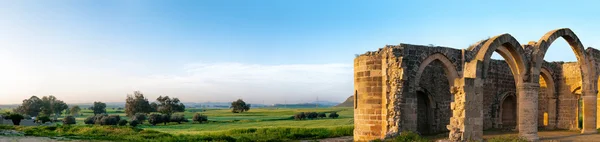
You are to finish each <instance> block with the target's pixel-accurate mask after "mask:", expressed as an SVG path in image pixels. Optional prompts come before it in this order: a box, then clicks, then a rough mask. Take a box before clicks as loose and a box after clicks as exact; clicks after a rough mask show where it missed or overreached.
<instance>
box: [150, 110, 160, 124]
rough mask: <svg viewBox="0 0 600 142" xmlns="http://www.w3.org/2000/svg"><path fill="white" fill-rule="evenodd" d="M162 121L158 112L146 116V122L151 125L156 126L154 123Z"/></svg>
mask: <svg viewBox="0 0 600 142" xmlns="http://www.w3.org/2000/svg"><path fill="white" fill-rule="evenodd" d="M161 122H162V116H161V115H160V114H156V113H154V114H150V116H148V123H150V124H152V126H156V124H158V123H161Z"/></svg>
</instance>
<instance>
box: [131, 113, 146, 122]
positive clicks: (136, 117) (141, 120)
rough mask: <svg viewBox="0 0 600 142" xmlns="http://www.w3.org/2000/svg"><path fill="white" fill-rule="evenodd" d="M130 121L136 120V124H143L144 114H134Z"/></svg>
mask: <svg viewBox="0 0 600 142" xmlns="http://www.w3.org/2000/svg"><path fill="white" fill-rule="evenodd" d="M132 120H137V121H138V123H140V124H141V123H143V122H144V121H145V120H146V114H145V113H136V114H135V115H134V116H133V119H132Z"/></svg>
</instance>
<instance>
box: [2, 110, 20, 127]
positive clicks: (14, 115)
mask: <svg viewBox="0 0 600 142" xmlns="http://www.w3.org/2000/svg"><path fill="white" fill-rule="evenodd" d="M2 117H3V119H6V120H11V121H12V123H13V125H20V124H21V120H23V118H25V117H23V115H21V114H18V113H10V112H6V113H4V114H2Z"/></svg>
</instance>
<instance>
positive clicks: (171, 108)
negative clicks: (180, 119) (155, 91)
mask: <svg viewBox="0 0 600 142" xmlns="http://www.w3.org/2000/svg"><path fill="white" fill-rule="evenodd" d="M156 101H158V112H160V113H162V114H167V115H169V116H171V114H173V113H175V112H183V111H185V105H183V103H180V102H179V99H178V98H172V99H171V98H169V96H164V97H163V96H159V97H158V98H157V99H156Z"/></svg>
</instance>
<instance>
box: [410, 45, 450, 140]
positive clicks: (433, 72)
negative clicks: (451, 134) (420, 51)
mask: <svg viewBox="0 0 600 142" xmlns="http://www.w3.org/2000/svg"><path fill="white" fill-rule="evenodd" d="M456 78H458V73H457V71H456V68H455V66H454V65H453V64H452V62H451V61H450V60H449V59H448V58H447V57H446V56H445V55H443V54H441V53H435V54H432V55H430V56H428V57H427V58H425V59H424V60H423V61H422V62H421V64H420V66H419V70H418V71H417V75H416V81H415V82H414V84H413V85H414V87H415V91H416V92H415V94H416V97H415V98H416V99H417V110H416V115H417V116H416V118H417V120H416V121H415V122H414V123H417V127H416V129H417V130H416V131H418V132H419V133H421V134H425V135H427V134H437V133H442V132H447V131H448V129H447V127H446V126H447V125H449V124H450V117H451V116H452V110H451V109H450V103H451V102H452V99H453V96H452V94H451V93H450V88H451V86H452V85H453V83H454V80H455V79H456Z"/></svg>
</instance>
